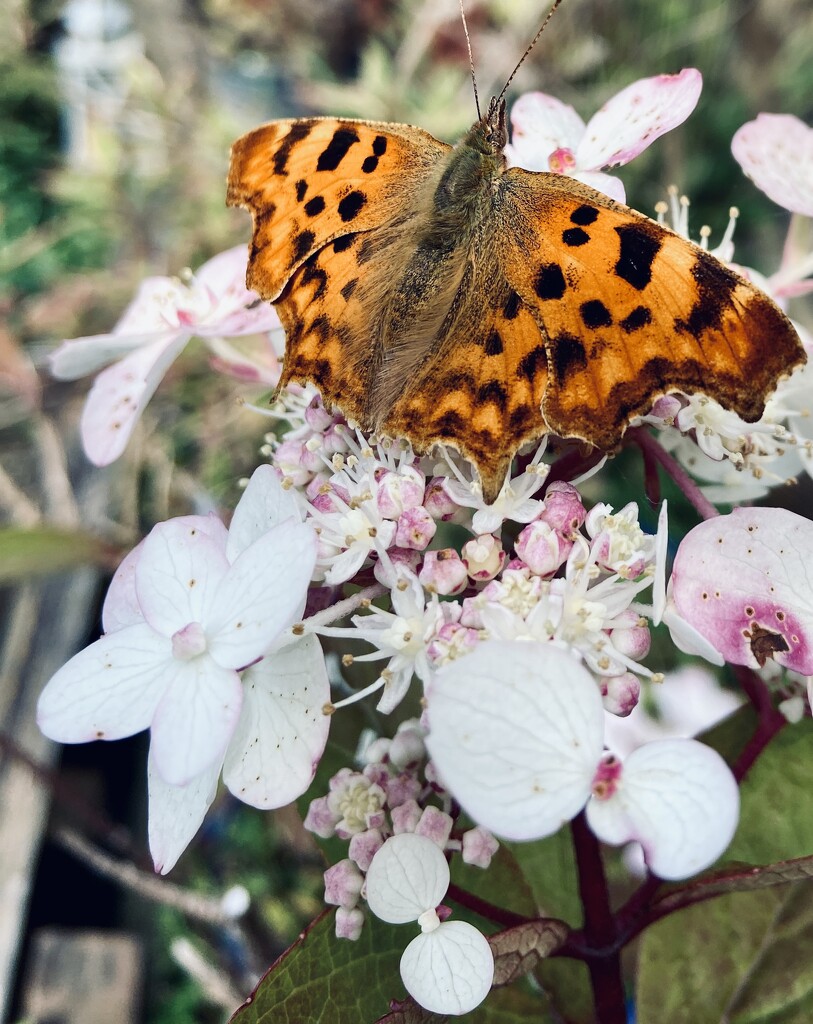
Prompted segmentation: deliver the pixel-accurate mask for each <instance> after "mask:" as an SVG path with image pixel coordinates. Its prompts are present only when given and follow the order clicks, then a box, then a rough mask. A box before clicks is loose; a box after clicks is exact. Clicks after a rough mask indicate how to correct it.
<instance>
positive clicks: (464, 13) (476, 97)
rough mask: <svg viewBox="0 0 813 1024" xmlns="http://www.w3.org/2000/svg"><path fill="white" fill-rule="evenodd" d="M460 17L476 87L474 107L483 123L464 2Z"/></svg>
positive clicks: (461, 4)
mask: <svg viewBox="0 0 813 1024" xmlns="http://www.w3.org/2000/svg"><path fill="white" fill-rule="evenodd" d="M460 17H461V18H462V19H463V31H464V32H465V34H466V46H467V47H468V50H469V70H470V71H471V84H472V85H473V86H474V105H475V106H476V107H477V120H478V121H482V120H483V115H482V114H481V113H480V97H479V95H478V94H477V79H476V78H475V77H474V56H473V54H472V52H471V37H470V36H469V26H468V25H467V24H466V12H465V10H464V9H463V0H460Z"/></svg>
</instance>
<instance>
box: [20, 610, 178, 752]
mask: <svg viewBox="0 0 813 1024" xmlns="http://www.w3.org/2000/svg"><path fill="white" fill-rule="evenodd" d="M171 669H172V652H171V649H170V643H169V641H168V640H167V639H166V638H165V637H163V636H159V635H158V634H157V633H156V632H155V631H154V630H152V629H150V627H149V626H147V625H146V624H144V623H139V624H137V625H133V626H127V627H125V628H124V629H120V630H118V631H117V632H116V633H109V634H108V635H107V636H103V637H102V638H101V639H100V640H97V641H96V643H94V644H91V645H90V647H86V648H85V649H84V650H83V651H80V652H79V653H78V654H76V655H74V657H73V658H71V660H70V661H69V662H68V663H67V665H63V666H62V668H61V669H60V670H59V671H58V672H57V673H56V675H54V676H53V677H52V678H51V680H50V682H49V683H48V684H47V686H46V687H45V689H44V690H43V691H42V694H41V695H40V699H39V703H38V705H37V724H38V725H39V727H40V729H42V731H43V732H44V733H45V735H46V736H49V737H50V738H51V739H52V740H58V741H59V742H60V743H88V742H89V741H90V740H97V739H105V740H118V739H121V738H122V737H124V736H133V735H134V734H135V733H137V732H141V730H142V729H146V728H147V727H148V726H149V724H150V722H151V721H152V717H153V715H154V713H155V709H156V707H157V706H158V703H159V701H160V700H161V697H162V695H163V693H164V691H165V689H166V682H167V676H166V672H167V670H169V671H171Z"/></svg>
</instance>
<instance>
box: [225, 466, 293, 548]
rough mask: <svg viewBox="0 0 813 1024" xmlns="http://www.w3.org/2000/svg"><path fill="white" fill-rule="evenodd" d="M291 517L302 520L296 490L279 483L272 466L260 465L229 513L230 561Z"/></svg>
mask: <svg viewBox="0 0 813 1024" xmlns="http://www.w3.org/2000/svg"><path fill="white" fill-rule="evenodd" d="M291 517H293V518H294V519H295V520H296V521H297V522H301V521H302V511H301V508H300V506H299V503H298V502H297V500H296V492H295V491H294V490H293V489H292V488H285V487H283V486H282V481H281V480H280V478H279V474H278V473H277V471H276V470H275V469H273V468H272V467H271V466H259V467H258V468H257V469H255V470H254V473H253V474H252V477H251V479H250V480H249V482H248V485H247V487H246V489H245V491H243V496H242V497H241V498H240V500H239V501H238V503H237V508H235V510H234V515H233V516H232V521H231V525H230V526H229V540H228V543H227V545H226V556H227V557H228V559H229V561H230V562H234V561H235V560H236V558H237V556H238V555H241V554H242V553H243V552H244V551H245V550H246V548H247V547H249V546H250V545H251V544H253V543H254V541H255V540H259V539H260V537H262V536H263V534H265V533H268V531H269V530H270V529H271V528H272V527H273V526H279V524H280V523H282V522H284V521H285V520H286V519H290V518H291Z"/></svg>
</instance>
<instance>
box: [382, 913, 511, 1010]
mask: <svg viewBox="0 0 813 1024" xmlns="http://www.w3.org/2000/svg"><path fill="white" fill-rule="evenodd" d="M401 978H402V979H403V982H404V986H405V987H406V990H407V992H409V994H410V995H411V996H412V998H413V999H414V1000H415V1001H416V1002H417V1003H420V1005H421V1006H422V1007H423V1008H424V1009H426V1010H430V1011H431V1012H432V1013H441V1014H452V1015H454V1016H459V1015H460V1014H462V1013H468V1012H469V1011H470V1010H473V1009H474V1008H475V1006H479V1005H480V1003H482V1001H483V1000H484V999H485V997H486V996H487V995H488V993H489V991H490V990H491V983H492V981H493V980H494V955H493V953H492V952H491V947H490V946H489V944H488V941H487V940H486V937H485V936H484V935H483V934H482V933H481V932H479V931H478V930H477V929H476V928H475V927H474V925H471V924H468V923H467V922H466V921H445V922H444V923H443V924H441V926H440V927H439V928H436V929H435V930H434V931H432V932H425V933H424V934H422V935H419V936H418V937H417V938H415V939H413V940H412V942H410V944H409V945H408V946H407V948H406V949H405V950H404V955H403V956H402V957H401Z"/></svg>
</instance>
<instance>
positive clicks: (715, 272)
mask: <svg viewBox="0 0 813 1024" xmlns="http://www.w3.org/2000/svg"><path fill="white" fill-rule="evenodd" d="M692 277H693V278H694V279H695V281H696V282H697V291H698V296H697V302H696V303H695V304H694V306H692V308H691V310H690V312H689V315H688V316H687V317H686V319H685V320H684V319H682V318H680V317H678V318H677V319H676V320H675V330H677V331H680V332H681V333H685V332H688V333H689V334H691V335H693V336H694V337H695V338H697V337H699V335H701V334H702V333H703V332H704V331H708V330H716V329H719V327H720V326H721V324H722V321H723V313H724V311H725V310H726V308H727V307H728V306H730V305H731V296H732V294H733V292H734V290H735V289H736V287H737V284H738V279H737V278H736V276H735V275H734V274H733V273H731V271H729V270H727V269H726V268H725V267H722V266H720V265H718V264H717V263H713V262H712V261H711V260H705V259H702V258H700V259H698V260H697V262H696V263H695V265H694V266H693V267H692Z"/></svg>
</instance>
